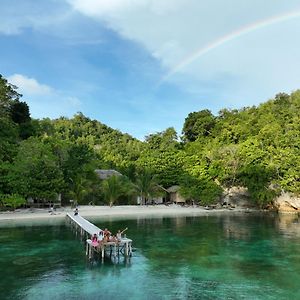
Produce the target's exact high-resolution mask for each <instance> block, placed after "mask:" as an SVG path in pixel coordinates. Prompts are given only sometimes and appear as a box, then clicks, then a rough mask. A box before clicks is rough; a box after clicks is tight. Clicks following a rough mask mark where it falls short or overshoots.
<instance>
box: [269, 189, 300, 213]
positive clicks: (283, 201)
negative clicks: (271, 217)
mask: <svg viewBox="0 0 300 300" xmlns="http://www.w3.org/2000/svg"><path fill="white" fill-rule="evenodd" d="M274 206H275V207H276V209H277V211H278V212H280V213H298V212H300V198H297V197H295V196H293V195H291V194H289V193H284V192H283V193H282V194H281V195H280V196H279V197H277V198H276V199H275V200H274Z"/></svg>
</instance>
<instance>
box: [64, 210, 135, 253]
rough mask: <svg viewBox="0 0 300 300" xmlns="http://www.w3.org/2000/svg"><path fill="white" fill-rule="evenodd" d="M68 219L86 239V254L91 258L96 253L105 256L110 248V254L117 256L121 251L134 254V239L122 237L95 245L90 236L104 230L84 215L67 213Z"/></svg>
mask: <svg viewBox="0 0 300 300" xmlns="http://www.w3.org/2000/svg"><path fill="white" fill-rule="evenodd" d="M67 221H68V222H69V223H70V224H71V226H73V227H74V228H75V230H76V233H77V232H79V233H80V236H81V237H82V238H83V239H86V255H88V256H89V257H90V258H91V257H92V256H93V254H94V253H99V254H101V256H102V258H104V255H105V253H107V252H108V251H107V250H109V253H110V255H114V256H117V255H119V254H120V253H121V254H123V255H125V256H131V254H132V240H131V239H128V238H122V239H121V240H120V241H119V242H105V243H103V242H102V243H100V246H99V247H94V246H93V245H92V241H91V240H90V237H91V236H92V235H94V234H95V233H96V234H97V235H98V234H99V232H100V231H101V230H102V229H100V228H98V227H97V226H95V225H94V224H92V223H91V222H89V221H88V220H86V219H85V218H83V217H82V216H80V215H79V214H78V215H73V214H69V213H68V214H67Z"/></svg>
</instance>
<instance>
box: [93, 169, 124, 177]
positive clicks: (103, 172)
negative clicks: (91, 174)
mask: <svg viewBox="0 0 300 300" xmlns="http://www.w3.org/2000/svg"><path fill="white" fill-rule="evenodd" d="M95 172H96V174H97V175H98V177H99V178H100V179H107V178H109V177H112V176H122V174H121V173H120V172H118V171H116V170H100V169H97V170H95Z"/></svg>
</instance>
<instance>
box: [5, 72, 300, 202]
mask: <svg viewBox="0 0 300 300" xmlns="http://www.w3.org/2000/svg"><path fill="white" fill-rule="evenodd" d="M20 98H21V95H20V94H19V93H17V91H16V87H15V86H12V85H10V84H9V83H8V82H7V80H6V79H5V78H3V77H2V76H0V195H1V199H23V198H26V199H27V198H32V199H38V200H40V201H53V202H55V201H57V200H58V199H59V198H60V197H61V198H62V202H63V203H65V204H66V203H69V200H71V199H72V200H74V201H75V202H77V203H79V204H80V203H95V204H97V203H109V204H110V205H112V204H114V203H123V204H125V203H135V201H136V200H135V199H136V197H137V196H140V197H141V199H142V203H145V202H146V201H147V199H148V198H151V197H154V196H155V195H156V194H157V193H161V192H162V191H163V190H164V189H167V188H169V187H171V186H172V185H179V186H180V190H179V191H180V193H181V195H182V196H184V197H185V198H186V199H187V200H191V201H195V202H197V203H200V204H205V205H206V204H209V203H213V202H216V201H218V200H219V198H220V196H221V194H222V190H223V188H224V187H231V186H244V187H247V188H248V190H249V192H250V194H251V196H252V199H253V200H254V201H255V202H256V203H257V204H258V205H260V206H262V207H263V206H265V205H267V204H270V203H272V200H273V199H274V197H275V196H276V194H278V192H280V191H282V190H284V191H287V192H291V193H294V194H300V175H299V174H300V164H299V161H300V135H299V133H300V91H296V92H293V93H292V94H291V95H287V94H278V95H277V96H276V97H275V99H271V100H269V101H267V102H265V103H263V104H261V105H259V106H258V107H247V108H242V109H240V110H237V109H235V110H228V109H223V110H222V111H220V112H219V114H218V115H217V116H214V115H213V114H212V113H211V112H210V111H209V110H201V111H199V112H192V113H190V114H189V115H188V116H187V118H186V119H185V122H184V124H183V132H182V133H183V136H182V137H181V139H179V138H178V136H177V133H176V131H175V129H174V128H167V129H166V130H165V131H162V132H158V133H153V134H150V135H148V136H147V137H146V138H145V141H144V142H142V141H139V140H137V139H135V138H133V137H131V136H130V135H128V134H123V133H121V132H120V131H118V130H114V129H112V128H110V127H108V126H106V125H104V124H102V123H100V122H98V121H96V120H91V119H89V118H87V117H86V116H84V115H83V114H81V113H78V114H76V115H75V116H74V117H73V118H71V119H68V118H65V117H61V118H59V119H55V120H50V119H43V120H33V119H31V118H30V112H29V107H28V105H27V104H26V102H21V101H20ZM95 169H115V170H117V171H119V172H120V173H122V174H123V175H125V176H123V177H121V178H118V177H112V178H109V179H106V180H104V181H102V182H101V180H100V179H99V178H98V177H97V176H96V174H95V172H94V170H95ZM12 195H14V196H12ZM18 197H19V198H18ZM6 201H8V200H6ZM11 201H12V202H14V201H13V200H11ZM7 203H8V202H7ZM15 203H20V204H22V203H23V202H22V201H20V202H18V201H16V202H15ZM2 204H3V201H2ZM7 205H8V204H7Z"/></svg>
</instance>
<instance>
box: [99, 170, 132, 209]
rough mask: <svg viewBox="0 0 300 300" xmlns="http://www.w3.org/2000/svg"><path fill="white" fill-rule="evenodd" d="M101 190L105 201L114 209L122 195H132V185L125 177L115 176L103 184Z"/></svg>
mask: <svg viewBox="0 0 300 300" xmlns="http://www.w3.org/2000/svg"><path fill="white" fill-rule="evenodd" d="M101 190H102V193H103V195H104V199H105V201H106V202H107V203H109V206H110V207H112V206H113V204H114V203H115V202H116V201H117V200H118V199H119V198H120V197H121V196H122V195H123V196H125V195H128V194H131V193H132V185H131V184H130V183H129V182H128V181H127V180H126V178H125V177H124V176H116V175H114V176H111V177H109V178H108V179H105V180H103V181H102V182H101Z"/></svg>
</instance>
